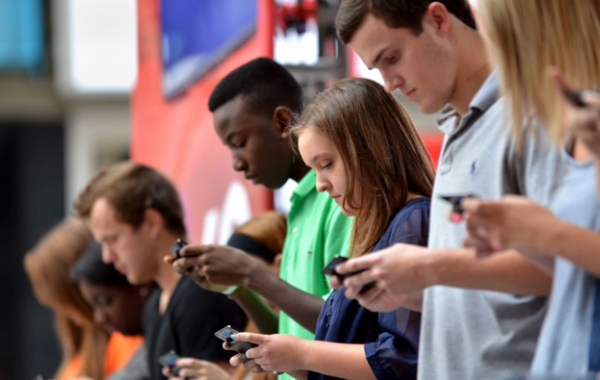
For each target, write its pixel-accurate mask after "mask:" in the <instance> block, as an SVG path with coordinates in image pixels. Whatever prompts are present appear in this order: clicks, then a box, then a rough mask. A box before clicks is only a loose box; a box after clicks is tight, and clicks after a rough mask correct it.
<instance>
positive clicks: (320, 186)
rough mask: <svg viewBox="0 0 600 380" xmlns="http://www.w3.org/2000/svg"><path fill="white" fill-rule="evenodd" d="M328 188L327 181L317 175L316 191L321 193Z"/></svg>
mask: <svg viewBox="0 0 600 380" xmlns="http://www.w3.org/2000/svg"><path fill="white" fill-rule="evenodd" d="M329 188H331V184H330V183H329V181H328V180H327V179H326V178H325V177H324V176H323V175H319V174H317V191H318V192H319V193H322V192H324V191H327V190H328V189H329Z"/></svg>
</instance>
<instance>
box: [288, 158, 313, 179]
mask: <svg viewBox="0 0 600 380" xmlns="http://www.w3.org/2000/svg"><path fill="white" fill-rule="evenodd" d="M309 171H310V168H309V167H308V166H306V165H304V162H302V159H301V158H300V157H296V163H295V164H294V171H293V173H292V175H291V176H290V178H291V179H293V180H294V181H296V182H300V181H301V180H302V178H304V176H305V175H306V173H308V172H309Z"/></svg>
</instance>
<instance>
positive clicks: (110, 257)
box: [102, 244, 114, 264]
mask: <svg viewBox="0 0 600 380" xmlns="http://www.w3.org/2000/svg"><path fill="white" fill-rule="evenodd" d="M102 261H103V262H104V263H105V264H111V263H113V262H114V252H113V251H112V249H110V247H109V246H108V245H107V244H102Z"/></svg>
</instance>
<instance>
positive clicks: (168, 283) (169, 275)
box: [154, 232, 181, 297]
mask: <svg viewBox="0 0 600 380" xmlns="http://www.w3.org/2000/svg"><path fill="white" fill-rule="evenodd" d="M178 237H179V236H176V235H174V234H172V233H169V232H165V233H164V234H163V235H162V237H161V238H160V239H159V241H158V243H157V244H156V258H155V259H156V261H157V263H158V271H157V273H156V276H155V277H154V281H155V282H156V283H157V284H158V286H160V288H161V290H162V294H163V295H168V296H169V297H170V295H171V294H173V292H174V291H175V288H176V287H177V283H179V280H180V279H181V275H180V274H179V273H177V272H176V271H175V268H173V266H172V265H169V264H167V263H165V262H164V261H163V258H164V257H165V256H167V255H169V254H170V253H169V252H170V249H171V246H172V245H173V244H174V243H175V241H176V240H177V238H178Z"/></svg>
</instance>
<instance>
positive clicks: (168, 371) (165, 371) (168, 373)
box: [162, 367, 171, 378]
mask: <svg viewBox="0 0 600 380" xmlns="http://www.w3.org/2000/svg"><path fill="white" fill-rule="evenodd" d="M162 374H163V375H165V377H169V378H170V377H171V368H169V367H163V368H162Z"/></svg>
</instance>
